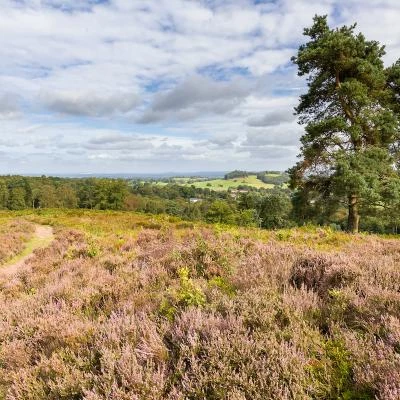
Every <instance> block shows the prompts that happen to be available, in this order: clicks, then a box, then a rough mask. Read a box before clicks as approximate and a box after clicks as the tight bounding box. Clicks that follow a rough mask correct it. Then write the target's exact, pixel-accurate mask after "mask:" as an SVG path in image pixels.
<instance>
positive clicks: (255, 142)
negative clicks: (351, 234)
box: [0, 0, 400, 175]
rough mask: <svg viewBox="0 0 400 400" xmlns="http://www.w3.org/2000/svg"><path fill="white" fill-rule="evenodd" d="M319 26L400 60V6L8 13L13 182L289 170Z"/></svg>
mask: <svg viewBox="0 0 400 400" xmlns="http://www.w3.org/2000/svg"><path fill="white" fill-rule="evenodd" d="M315 14H328V20H329V24H330V25H331V26H332V27H334V26H340V25H343V24H352V23H353V22H357V23H358V26H357V30H358V31H361V32H363V33H364V34H365V36H366V37H367V38H368V39H373V40H379V41H380V42H381V43H382V44H385V45H386V51H387V54H386V56H385V59H384V61H385V64H386V65H390V64H392V63H393V62H394V61H395V60H396V59H398V58H400V24H399V20H400V1H399V0H265V1H261V0H0V173H2V174H8V173H23V174H48V175H51V174H57V173H66V174H68V173H74V174H77V173H89V174H93V173H160V172H175V171H177V172H179V171H181V172H195V171H229V170H233V169H245V170H257V171H258V170H260V171H261V170H268V169H269V170H271V169H272V170H285V169H287V168H288V167H290V166H292V165H293V164H294V163H295V162H296V159H297V158H296V156H297V155H298V153H299V147H300V146H299V138H300V136H301V135H302V132H303V128H302V127H301V126H299V125H298V124H297V122H296V117H295V115H294V107H295V106H296V104H297V102H298V98H299V96H300V94H301V93H304V92H305V90H306V83H305V79H304V77H301V78H300V77H297V71H296V67H295V66H294V65H292V64H291V62H290V58H291V56H293V55H295V54H296V52H297V49H298V46H299V45H300V44H301V43H303V42H304V41H305V40H306V38H305V37H304V36H302V32H303V28H304V27H307V26H310V25H311V24H312V17H313V16H314V15H315Z"/></svg>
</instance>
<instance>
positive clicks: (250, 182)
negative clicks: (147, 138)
mask: <svg viewBox="0 0 400 400" xmlns="http://www.w3.org/2000/svg"><path fill="white" fill-rule="evenodd" d="M174 181H175V183H177V184H180V185H185V186H192V185H193V186H195V187H196V188H200V189H206V188H208V189H212V190H215V191H224V190H228V189H237V188H238V186H241V185H247V186H251V187H254V188H257V189H261V188H262V189H273V188H274V186H275V185H273V184H269V183H264V182H262V181H260V180H259V179H257V176H256V175H249V176H248V177H246V178H235V179H226V180H225V179H211V180H206V179H204V180H201V179H198V180H193V179H190V178H175V179H174ZM165 184H166V183H165V182H157V185H165Z"/></svg>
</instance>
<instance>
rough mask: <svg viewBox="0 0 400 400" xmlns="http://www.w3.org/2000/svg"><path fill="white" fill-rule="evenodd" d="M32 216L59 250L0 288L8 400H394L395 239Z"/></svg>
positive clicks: (397, 389) (43, 254)
mask: <svg viewBox="0 0 400 400" xmlns="http://www.w3.org/2000/svg"><path fill="white" fill-rule="evenodd" d="M89 216H90V218H89ZM29 218H30V219H31V220H34V221H35V222H38V223H40V222H46V223H52V224H53V225H56V229H55V233H56V237H55V240H54V242H53V243H52V244H51V245H50V246H49V247H48V248H46V249H41V250H37V251H35V253H34V256H33V257H32V258H30V259H29V260H28V261H27V263H26V264H25V265H24V266H23V267H22V268H21V270H20V271H19V272H18V274H17V275H15V276H12V277H10V278H7V279H6V278H1V277H0V315H1V318H0V399H2V398H4V399H11V400H22V399H24V400H25V399H32V400H33V399H54V400H55V399H66V400H67V399H68V400H69V399H71V400H75V399H85V400H106V399H107V400H108V399H116V400H128V399H140V400H142V399H145V400H146V399H149V400H150V399H152V400H153V399H160V400H161V399H170V400H178V399H180V400H184V399H192V400H203V399H215V400H216V399H229V400H231V399H238V400H239V399H240V400H242V399H293V400H294V399H302V400H303V399H310V400H311V399H320V400H326V399H332V400H333V399H378V400H394V399H398V398H399V393H400V373H399V371H400V291H399V289H400V270H399V263H400V242H399V241H397V240H395V239H384V238H379V237H375V236H356V237H354V238H350V237H347V241H348V243H346V242H344V241H343V237H344V236H343V235H345V234H343V233H338V235H339V236H338V237H337V238H336V236H335V234H334V233H333V232H332V231H328V232H327V233H326V234H325V233H324V232H323V231H318V230H311V228H307V229H305V230H304V231H301V230H293V231H287V233H285V235H284V237H282V238H279V237H276V235H275V234H268V235H266V236H264V233H260V232H261V231H257V230H242V231H238V230H236V229H231V230H230V231H226V230H224V229H222V228H221V227H218V228H207V227H204V226H203V227H195V229H193V227H192V226H188V227H184V226H180V227H179V229H174V224H176V221H172V222H170V221H168V220H165V221H164V220H162V219H157V220H156V222H157V223H159V224H160V225H161V226H160V228H159V229H158V228H157V229H155V228H154V226H148V225H146V224H145V223H146V222H148V223H149V224H151V223H153V222H154V221H153V222H152V221H151V220H148V221H146V220H143V219H142V218H143V216H137V217H136V216H134V215H133V214H117V213H114V214H107V213H96V212H92V213H89V212H81V214H79V215H77V214H74V213H72V212H65V213H59V214H55V215H52V214H44V215H34V216H30V217H29ZM138 222H142V223H140V224H137V223H138ZM21 224H22V222H21ZM28 225H30V224H29V223H28V224H27V226H28ZM24 229H25V228H24ZM289 235H290V237H291V238H288V237H287V236H289ZM301 235H309V236H307V237H309V238H308V239H307V238H306V239H305V242H306V243H308V241H309V242H310V243H311V242H314V243H315V246H314V249H312V248H311V247H310V245H307V246H304V244H303V242H302V240H301ZM318 238H319V239H318ZM292 239H293V240H292ZM336 239H337V241H336ZM328 242H329V243H331V244H332V243H335V245H332V246H331V245H330V246H331V247H327V243H328ZM338 243H341V244H340V247H339V246H338Z"/></svg>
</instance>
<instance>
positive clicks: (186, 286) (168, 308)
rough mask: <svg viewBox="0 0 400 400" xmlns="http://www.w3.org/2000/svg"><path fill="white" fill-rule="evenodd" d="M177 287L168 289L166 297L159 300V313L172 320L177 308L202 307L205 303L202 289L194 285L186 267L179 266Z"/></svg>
mask: <svg viewBox="0 0 400 400" xmlns="http://www.w3.org/2000/svg"><path fill="white" fill-rule="evenodd" d="M178 276H179V287H178V288H177V289H175V290H170V291H169V293H168V296H167V298H164V299H163V300H162V301H161V304H160V307H159V311H160V314H161V315H163V316H164V317H166V318H167V319H169V320H173V319H174V317H175V314H176V312H177V311H178V310H183V309H185V308H187V307H202V306H204V305H205V304H206V297H205V295H204V293H203V291H202V290H201V289H200V288H199V287H197V286H196V284H195V283H194V282H193V280H192V279H191V278H190V277H189V269H188V268H185V267H184V268H180V269H179V270H178Z"/></svg>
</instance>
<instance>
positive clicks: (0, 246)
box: [0, 219, 34, 265]
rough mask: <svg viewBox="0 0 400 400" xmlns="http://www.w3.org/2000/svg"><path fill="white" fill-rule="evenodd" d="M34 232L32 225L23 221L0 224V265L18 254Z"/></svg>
mask: <svg viewBox="0 0 400 400" xmlns="http://www.w3.org/2000/svg"><path fill="white" fill-rule="evenodd" d="M33 232H34V225H33V224H31V223H29V222H27V221H25V220H23V219H12V220H10V221H6V222H5V223H3V224H0V265H1V264H4V263H5V262H6V261H8V260H9V259H11V258H12V257H14V256H15V255H17V254H18V253H20V252H21V251H22V250H23V248H24V246H25V244H26V242H27V241H28V240H29V239H30V237H31V236H32V234H33Z"/></svg>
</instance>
